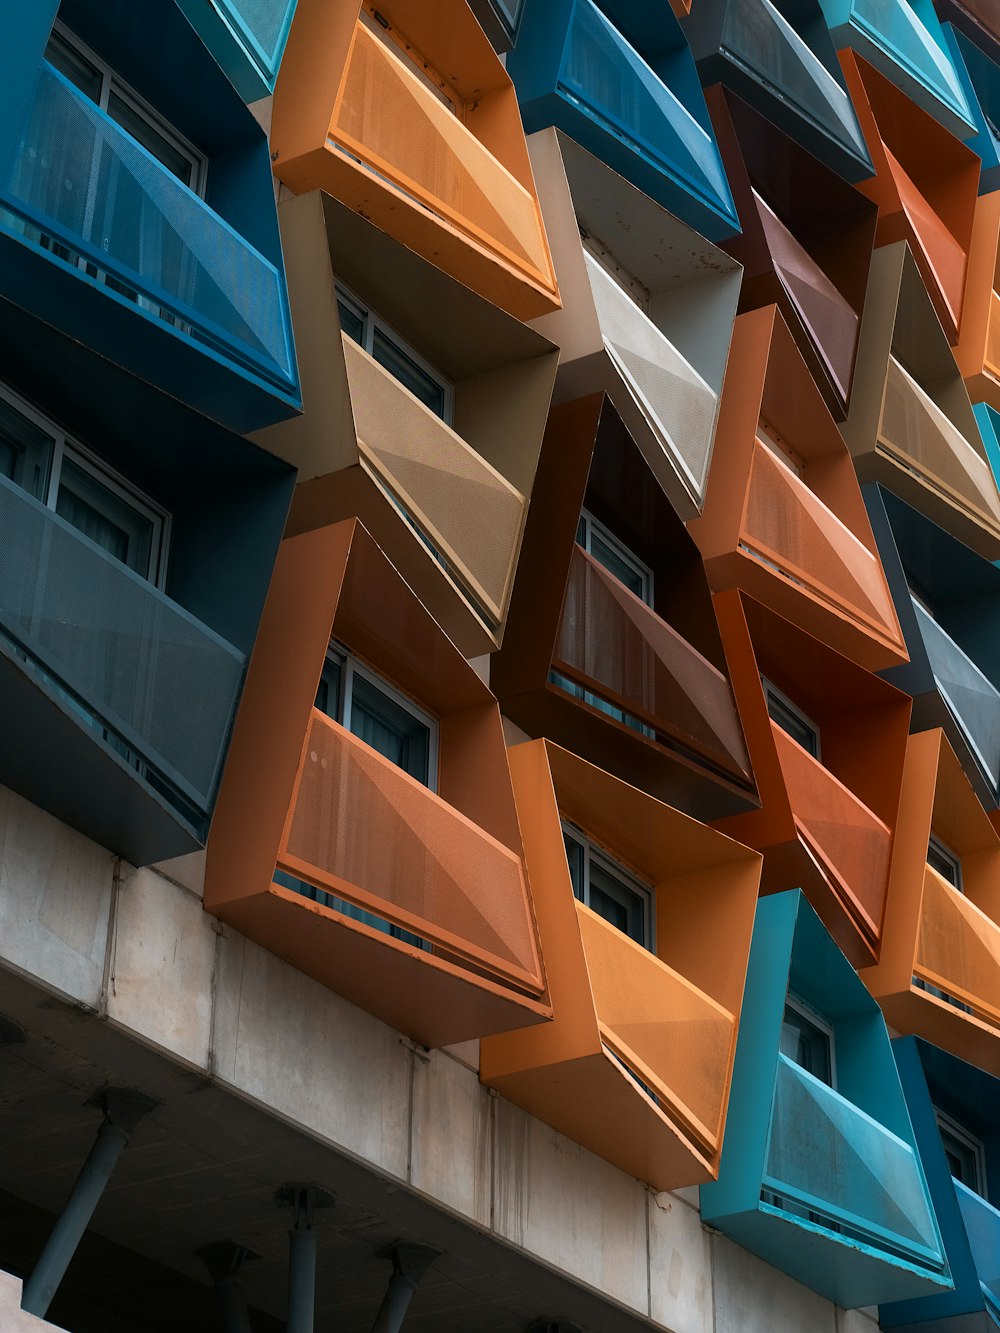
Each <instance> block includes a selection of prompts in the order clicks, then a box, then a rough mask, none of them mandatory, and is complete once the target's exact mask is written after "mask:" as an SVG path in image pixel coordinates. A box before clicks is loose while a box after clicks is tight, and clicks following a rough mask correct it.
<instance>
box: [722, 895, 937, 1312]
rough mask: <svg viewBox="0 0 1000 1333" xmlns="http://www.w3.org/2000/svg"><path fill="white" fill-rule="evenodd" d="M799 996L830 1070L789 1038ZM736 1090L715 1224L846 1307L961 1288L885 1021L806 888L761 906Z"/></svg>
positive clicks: (736, 1071) (739, 1051)
mask: <svg viewBox="0 0 1000 1333" xmlns="http://www.w3.org/2000/svg"><path fill="white" fill-rule="evenodd" d="M790 997H791V998H793V999H794V1000H795V1001H797V1002H800V1003H804V1004H808V1005H809V1007H810V1008H811V1009H812V1010H813V1011H814V1012H816V1013H818V1014H820V1015H821V1016H822V1018H823V1021H824V1023H825V1024H827V1025H828V1026H829V1030H830V1032H831V1033H832V1037H831V1042H832V1043H834V1049H835V1050H836V1064H835V1068H834V1067H833V1066H832V1065H831V1069H830V1079H829V1081H825V1080H823V1079H821V1078H819V1077H816V1076H814V1075H813V1074H812V1073H810V1072H808V1071H807V1070H806V1069H805V1068H803V1067H802V1066H801V1065H799V1064H797V1063H795V1062H794V1061H793V1060H792V1059H790V1058H788V1056H786V1055H785V1054H784V1052H783V1051H782V1050H781V1049H780V1043H781V1029H782V1024H783V1022H784V1014H785V1013H786V1012H787V1009H786V1004H787V1001H788V999H789V998H790ZM731 1099H732V1105H731V1110H730V1121H729V1128H728V1131H727V1136H726V1142H725V1145H724V1148H723V1153H722V1162H721V1165H720V1168H719V1177H718V1180H717V1181H716V1182H714V1183H710V1184H708V1185H703V1186H702V1189H701V1216H702V1220H703V1221H704V1222H705V1223H707V1224H708V1225H709V1226H712V1227H716V1228H718V1229H719V1230H720V1231H722V1232H723V1233H724V1234H725V1235H727V1236H729V1237H730V1238H731V1239H732V1240H734V1241H736V1243H737V1244H739V1245H742V1246H743V1247H744V1248H746V1249H749V1250H751V1251H752V1252H753V1253H754V1254H757V1255H759V1256H760V1257H761V1258H762V1259H765V1260H766V1261H767V1262H768V1263H770V1264H773V1265H774V1266H775V1267H777V1268H779V1269H781V1270H782V1271H783V1272H785V1273H787V1274H788V1275H789V1276H791V1277H793V1278H795V1279H796V1280H797V1281H799V1282H802V1283H805V1285H806V1286H808V1287H811V1288H812V1290H813V1291H816V1292H818V1293H819V1294H820V1295H822V1296H825V1297H826V1298H827V1299H828V1300H831V1301H835V1302H836V1303H837V1304H838V1305H841V1306H844V1307H846V1308H848V1309H853V1308H857V1307H858V1306H863V1305H869V1304H874V1303H875V1302H888V1301H890V1300H900V1299H905V1298H907V1297H923V1296H927V1295H934V1294H936V1293H940V1292H942V1291H948V1290H950V1289H951V1287H952V1282H951V1279H950V1277H949V1275H948V1264H947V1260H946V1258H945V1254H944V1248H943V1245H942V1241H941V1233H940V1231H939V1229H938V1220H937V1217H936V1215H935V1209H934V1206H933V1205H932V1203H931V1198H930V1194H929V1192H928V1187H927V1181H926V1180H925V1177H924V1172H923V1170H922V1167H921V1162H920V1158H919V1156H918V1153H917V1145H916V1142H915V1139H914V1133H913V1129H912V1128H911V1125H910V1120H909V1117H908V1115H907V1109H906V1102H905V1100H904V1096H903V1090H902V1088H901V1086H900V1079H899V1075H898V1073H897V1071H896V1066H895V1063H894V1061H893V1058H892V1052H891V1049H890V1046H889V1038H888V1033H887V1032H886V1027H885V1022H884V1020H883V1018H882V1015H881V1014H880V1012H879V1009H878V1006H877V1005H876V1004H875V1003H874V1001H873V1000H872V998H871V996H870V995H868V993H867V992H866V991H865V988H864V987H863V986H862V985H861V983H860V981H859V980H858V978H857V976H856V974H855V972H854V971H853V969H852V968H851V966H850V965H849V964H848V962H847V960H846V959H845V958H844V957H843V955H842V954H841V953H840V952H839V951H838V950H837V948H836V946H835V945H834V943H833V941H832V940H831V939H830V937H829V935H827V934H826V932H825V931H824V930H823V928H822V926H821V925H820V923H819V921H818V919H817V918H816V916H815V915H814V914H813V912H812V911H811V909H810V908H809V906H808V904H807V903H806V902H805V901H804V899H803V897H802V895H801V893H799V892H798V891H793V892H789V893H783V894H780V895H777V896H772V897H768V898H766V899H764V900H763V901H762V902H761V904H760V906H759V908H758V912H757V921H756V924H755V927H754V939H753V946H752V949H751V955H750V966H749V970H748V973H747V985H746V994H745V997H744V1003H743V1013H742V1015H741V1018H740V1034H739V1042H738V1045H737V1051H736V1064H735V1069H734V1072H733V1085H732V1093H731Z"/></svg>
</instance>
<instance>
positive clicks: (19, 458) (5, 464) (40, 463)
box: [0, 398, 54, 502]
mask: <svg viewBox="0 0 1000 1333" xmlns="http://www.w3.org/2000/svg"><path fill="white" fill-rule="evenodd" d="M53 447H54V442H53V440H52V437H51V436H50V435H47V434H46V433H45V431H43V430H42V429H40V427H38V426H36V425H35V423H34V422H33V421H29V420H28V418H27V417H26V416H24V415H22V413H20V412H19V411H18V410H17V408H16V407H14V406H12V405H11V404H10V403H8V402H7V401H6V400H5V399H3V398H0V476H3V477H6V478H7V480H8V481H13V482H14V483H16V485H18V486H20V487H21V489H22V490H25V491H27V492H28V494H29V495H33V496H34V497H35V499H36V500H42V501H43V502H44V500H45V496H46V493H47V491H48V489H49V469H50V467H51V465H52V450H53Z"/></svg>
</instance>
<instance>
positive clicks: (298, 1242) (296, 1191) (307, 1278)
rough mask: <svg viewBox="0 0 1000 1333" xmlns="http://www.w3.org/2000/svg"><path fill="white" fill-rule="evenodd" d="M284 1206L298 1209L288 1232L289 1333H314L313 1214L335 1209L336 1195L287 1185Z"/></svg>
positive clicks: (282, 1191)
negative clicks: (319, 1210) (318, 1210)
mask: <svg viewBox="0 0 1000 1333" xmlns="http://www.w3.org/2000/svg"><path fill="white" fill-rule="evenodd" d="M278 1199H279V1200H280V1201H281V1202H282V1203H290V1204H291V1205H292V1208H293V1209H294V1220H293V1224H292V1229H291V1230H290V1231H289V1233H288V1315H287V1319H286V1324H285V1328H286V1333H313V1329H314V1327H315V1317H316V1233H315V1231H314V1230H313V1213H314V1211H315V1209H317V1208H325V1207H329V1206H332V1204H333V1203H334V1202H335V1200H334V1196H333V1195H331V1194H327V1193H326V1191H324V1190H321V1189H317V1187H316V1186H315V1185H284V1186H282V1188H281V1189H280V1190H279V1191H278Z"/></svg>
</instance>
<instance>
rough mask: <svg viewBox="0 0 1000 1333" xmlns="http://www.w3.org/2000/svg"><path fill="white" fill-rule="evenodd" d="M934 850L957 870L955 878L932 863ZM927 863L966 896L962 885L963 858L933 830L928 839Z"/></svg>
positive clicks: (947, 882) (946, 881) (957, 891)
mask: <svg viewBox="0 0 1000 1333" xmlns="http://www.w3.org/2000/svg"><path fill="white" fill-rule="evenodd" d="M932 851H933V852H934V853H936V855H937V856H938V857H939V858H940V859H941V860H942V861H944V862H947V863H948V864H949V865H950V866H951V867H952V869H953V870H954V872H955V878H954V879H949V878H948V876H947V875H946V874H945V873H944V872H943V871H942V870H939V869H938V867H937V866H936V865H932V864H931V852H932ZM927 864H928V865H929V866H930V868H931V869H932V870H933V871H935V872H936V873H937V874H939V875H940V876H941V878H942V879H943V880H944V881H945V883H946V884H949V885H951V887H952V888H953V889H954V890H955V891H956V893H961V894H962V895H963V897H964V895H965V889H964V888H963V885H962V858H961V856H960V855H959V854H958V853H957V852H955V851H953V850H952V848H951V847H949V846H948V844H947V843H946V842H945V841H944V840H943V839H942V838H939V837H938V836H937V834H936V833H934V832H933V831H932V832H931V835H930V837H929V838H928V840H927Z"/></svg>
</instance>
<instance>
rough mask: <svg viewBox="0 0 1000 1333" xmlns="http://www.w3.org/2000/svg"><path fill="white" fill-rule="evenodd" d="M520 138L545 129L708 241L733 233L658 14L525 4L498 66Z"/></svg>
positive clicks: (688, 71)
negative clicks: (509, 87)
mask: <svg viewBox="0 0 1000 1333" xmlns="http://www.w3.org/2000/svg"><path fill="white" fill-rule="evenodd" d="M508 68H509V70H510V74H511V78H512V79H513V80H514V85H515V87H516V88H517V94H518V100H519V102H520V104H521V111H522V114H523V116H524V124H525V129H526V130H527V131H528V133H529V134H531V133H533V132H535V131H537V130H543V129H549V128H550V127H554V128H556V129H558V130H561V131H562V132H563V134H565V135H566V136H567V137H568V138H570V139H573V140H574V141H575V142H576V143H578V144H580V145H581V146H582V147H583V148H585V149H586V150H587V151H588V152H589V153H592V154H593V155H594V156H595V157H596V158H598V159H600V160H601V161H602V162H604V163H606V164H607V166H608V167H610V168H612V169H613V170H614V171H615V172H617V173H618V175H620V176H622V177H623V178H624V179H625V180H626V181H628V182H630V183H631V184H632V185H633V186H635V187H636V188H637V189H638V190H641V191H642V192H643V193H644V194H646V195H648V196H649V197H650V198H651V199H654V200H655V201H656V202H657V203H658V204H660V205H661V206H662V207H663V208H666V209H669V210H670V212H671V213H673V214H675V215H676V216H677V217H678V218H681V219H682V220H683V221H684V222H686V223H687V224H688V225H689V226H690V227H692V228H693V229H694V230H695V231H697V232H698V233H699V234H700V235H702V236H707V237H709V239H710V240H713V241H719V240H722V239H723V238H725V237H726V236H731V235H732V234H733V232H735V231H738V230H739V219H738V217H737V215H736V209H735V207H734V205H733V200H732V196H731V195H730V193H729V186H728V184H727V182H726V175H725V172H724V170H723V167H722V163H721V161H720V159H719V153H718V149H717V148H716V145H715V141H714V139H713V137H712V126H711V122H710V121H709V119H708V114H707V112H706V110H705V101H704V98H703V96H702V92H701V86H700V84H699V82H698V76H697V73H696V71H695V66H694V61H693V59H692V57H691V53H690V51H689V50H688V46H687V42H686V40H685V38H684V34H683V32H682V30H681V26H680V24H679V23H678V22H677V20H676V18H675V17H674V16H673V14H671V13H670V12H669V11H668V9H667V7H666V5H663V6H656V7H655V10H651V9H649V8H648V7H647V8H646V9H645V10H644V11H643V12H642V13H641V14H639V12H638V11H636V10H635V9H634V8H630V7H629V6H625V5H622V4H621V3H619V0H557V2H555V3H553V2H552V0H527V2H526V4H525V9H524V17H523V19H522V23H521V32H520V36H519V38H518V43H517V47H516V49H515V50H514V51H513V52H512V54H511V56H510V59H509V61H508Z"/></svg>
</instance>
